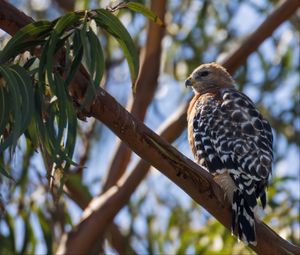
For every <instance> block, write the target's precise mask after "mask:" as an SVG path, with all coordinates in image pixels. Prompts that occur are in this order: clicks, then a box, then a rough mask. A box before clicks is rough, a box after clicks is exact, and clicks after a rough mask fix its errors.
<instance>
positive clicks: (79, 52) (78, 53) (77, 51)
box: [65, 30, 83, 86]
mask: <svg viewBox="0 0 300 255" xmlns="http://www.w3.org/2000/svg"><path fill="white" fill-rule="evenodd" d="M73 41H74V43H73V56H74V59H73V61H72V63H71V67H70V70H69V72H68V74H67V75H66V77H67V78H66V81H65V82H66V85H67V86H68V85H69V84H70V82H71V81H72V80H73V78H74V75H75V74H76V72H77V70H78V68H79V66H80V64H81V60H82V57H83V47H82V43H81V40H80V32H79V30H76V31H75V33H74V37H73Z"/></svg>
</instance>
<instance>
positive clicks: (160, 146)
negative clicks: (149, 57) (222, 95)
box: [0, 0, 300, 254]
mask: <svg viewBox="0 0 300 255" xmlns="http://www.w3.org/2000/svg"><path fill="white" fill-rule="evenodd" d="M287 3H289V4H287ZM5 4H6V5H7V3H6V2H5V1H3V0H0V25H1V28H3V29H5V30H6V29H7V30H6V31H7V32H9V30H10V31H11V33H15V31H16V26H18V25H19V24H22V20H21V19H23V18H24V17H23V16H18V15H16V13H14V14H12V13H10V15H12V16H10V17H7V14H8V13H7V12H6V9H3V5H5ZM299 5H300V2H299V1H297V0H288V1H286V3H284V4H283V5H281V7H279V9H280V10H281V11H280V12H279V11H278V12H277V15H279V16H278V19H279V20H280V16H281V12H282V13H285V14H286V13H287V12H288V13H290V14H292V13H293V11H295V10H296V8H297V7H298V6H299ZM4 10H5V11H4ZM286 16H287V15H286ZM20 17H21V19H20ZM6 18H7V19H6ZM273 18H274V17H273ZM14 19H17V21H13V20H14ZM25 19H26V17H25ZM274 19H275V18H274ZM278 19H277V18H276V19H275V20H278ZM29 20H30V19H29ZM4 21H5V22H4ZM6 21H7V22H6ZM27 21H28V19H27ZM10 22H12V23H13V24H11V23H10ZM28 22H30V21H28ZM266 22H267V21H266ZM281 22H282V21H281ZM23 23H24V22H23ZM25 23H26V22H25ZM16 24H17V25H16ZM24 25H25V24H24ZM278 25H279V24H278ZM269 29H270V31H271V32H270V33H272V31H273V30H274V27H273V28H272V27H271V26H270V27H269ZM272 29H273V30H272ZM252 36H253V35H252ZM260 43H261V42H260ZM250 53H251V52H248V54H250ZM245 59H246V58H245ZM227 62H228V64H225V66H226V67H227V69H229V70H230V71H231V72H232V71H233V70H235V68H236V67H235V68H234V65H233V64H232V69H230V61H227ZM227 62H225V63H227ZM84 77H85V75H84ZM81 84H82V86H75V87H74V86H73V84H72V87H73V90H74V92H77V93H76V95H82V94H83V93H84V91H85V89H86V86H87V84H88V83H85V82H84V79H83V82H82V83H81ZM97 99H98V100H97V101H96V102H95V104H94V107H93V108H92V110H93V112H92V114H91V115H92V116H95V117H98V119H99V120H102V121H103V122H104V123H105V124H106V125H107V126H109V127H110V128H111V129H112V130H113V131H114V132H115V133H116V134H117V135H118V136H119V137H120V138H121V139H124V141H126V142H127V143H128V144H129V146H130V147H131V148H132V149H134V150H135V151H136V152H137V153H138V154H139V155H140V156H141V157H143V158H144V159H146V160H147V161H148V162H149V163H151V164H153V165H154V166H156V167H157V168H158V169H160V170H161V172H162V173H164V174H165V175H166V176H168V177H169V178H170V179H171V180H173V181H174V182H175V183H176V184H177V185H178V186H180V187H181V188H182V189H183V190H185V191H186V192H187V193H188V194H189V195H190V196H191V197H193V198H194V199H195V200H196V201H197V202H198V203H200V204H201V205H203V206H204V207H205V208H206V209H207V210H208V211H210V212H211V213H212V214H213V215H214V216H215V217H216V218H217V219H218V220H219V221H220V222H221V223H223V224H224V225H225V226H226V227H229V225H230V210H229V207H228V206H229V205H227V206H224V204H223V203H219V200H222V199H221V198H220V199H218V197H219V195H218V194H220V193H219V192H220V189H219V187H218V186H216V184H215V183H214V182H213V181H212V180H211V176H210V175H208V174H207V173H206V172H203V171H202V170H200V169H199V167H197V165H195V164H194V163H192V162H190V161H189V160H186V159H185V157H184V156H182V155H181V154H179V155H178V152H176V150H175V149H174V148H172V147H170V146H169V145H167V144H165V143H164V142H163V141H162V140H161V139H160V138H159V137H158V136H156V135H155V134H153V133H151V131H150V130H149V129H147V128H146V127H145V126H144V125H143V124H142V123H140V122H139V121H138V120H136V119H134V118H133V117H132V116H131V115H130V114H129V113H128V112H126V111H125V110H124V109H123V108H122V107H121V106H120V105H118V103H117V102H116V101H115V100H114V99H113V98H111V97H110V96H109V95H108V94H107V93H106V92H105V91H104V90H102V89H100V90H99V95H98V98H97ZM120 109H121V110H120ZM116 110H117V111H116ZM118 111H119V114H118ZM123 114H124V115H123ZM109 118H110V119H109ZM124 118H125V119H124ZM126 120H127V121H126ZM119 122H120V123H123V124H124V127H125V130H126V132H125V133H123V127H122V126H120V125H119ZM116 123H117V125H116ZM121 127H122V128H121ZM135 132H136V133H135ZM127 135H128V137H127ZM151 152H153V154H151ZM149 154H150V155H149ZM157 159H159V160H157ZM197 173H199V174H200V176H198V175H197ZM178 174H179V175H178ZM182 177H185V178H182ZM203 177H205V178H204V179H203ZM119 191H120V192H118V189H117V188H116V187H113V188H112V189H109V190H108V191H107V192H106V193H105V194H104V196H102V197H100V198H97V199H95V200H94V202H93V203H92V204H91V206H90V209H91V208H92V207H93V206H95V207H94V210H93V212H91V211H90V212H88V213H86V214H88V215H90V216H91V217H88V215H87V216H85V217H84V219H83V221H82V222H81V223H80V225H79V226H78V228H77V231H78V232H76V231H74V232H72V234H70V236H69V238H68V240H71V239H72V236H73V237H75V240H76V239H77V238H78V237H80V236H81V238H83V239H79V240H81V241H80V243H81V244H82V240H84V233H86V230H88V229H87V228H86V226H87V225H89V224H90V223H92V224H96V225H97V226H99V228H100V229H101V226H102V225H103V224H105V223H106V220H107V219H110V218H111V217H110V215H108V214H107V211H106V210H107V209H108V208H110V206H111V205H112V204H113V203H114V202H116V201H117V200H118V193H119V194H120V193H122V192H121V191H122V190H121V189H120V190H119ZM116 197H117V198H116ZM221 197H222V196H221ZM115 199H116V200H115ZM103 208H104V209H103ZM97 215H98V218H97V217H94V216H97ZM99 219H100V220H99ZM256 228H257V235H258V245H257V246H256V247H253V249H254V250H255V251H257V252H258V253H272V254H286V253H287V251H290V252H292V253H295V254H296V253H299V252H300V250H299V248H297V247H295V246H293V245H291V244H289V243H288V242H286V241H284V240H283V239H281V238H280V237H279V236H277V235H276V234H275V233H274V232H272V230H270V229H269V228H268V227H267V226H266V225H264V224H263V223H256ZM93 229H94V230H95V231H97V228H94V227H93ZM82 234H83V235H82ZM93 234H97V233H91V236H93ZM88 236H90V235H88ZM91 241H93V240H91ZM66 244H67V246H66V247H65V248H67V250H68V251H69V248H70V247H69V246H68V244H70V243H69V242H67V243H66ZM61 248H62V249H61V251H63V250H64V245H63V243H62V246H61ZM76 252H79V251H78V250H76Z"/></svg>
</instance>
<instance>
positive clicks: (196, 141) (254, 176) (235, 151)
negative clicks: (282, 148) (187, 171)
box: [186, 63, 273, 245]
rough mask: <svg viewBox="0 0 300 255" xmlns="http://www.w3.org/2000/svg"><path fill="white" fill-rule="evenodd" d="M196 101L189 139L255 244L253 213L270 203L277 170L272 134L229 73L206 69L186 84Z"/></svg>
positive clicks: (244, 236)
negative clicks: (274, 168) (268, 192)
mask: <svg viewBox="0 0 300 255" xmlns="http://www.w3.org/2000/svg"><path fill="white" fill-rule="evenodd" d="M186 85H188V86H192V87H193V89H194V91H195V97H194V98H193V100H192V101H191V103H190V107H189V110H188V138H189V143H190V146H191V149H192V151H193V154H194V156H195V160H196V162H197V163H198V164H199V165H200V166H202V167H203V168H204V169H206V170H208V171H209V172H210V173H212V174H213V175H214V179H215V181H216V182H217V183H218V184H219V185H220V186H221V187H222V188H223V190H224V191H225V194H226V196H227V197H228V199H229V201H230V202H231V203H232V212H233V216H232V230H233V231H234V230H235V228H236V227H237V230H238V237H239V239H241V240H243V241H244V242H245V243H251V244H253V245H255V244H256V236H255V224H254V213H253V212H254V208H255V206H256V205H257V198H260V199H261V201H262V205H263V207H264V206H265V203H266V194H265V188H266V186H267V183H268V178H269V175H270V174H271V171H272V160H273V154H272V142H273V136H272V130H271V127H270V125H269V123H268V121H267V120H265V119H264V118H263V117H262V115H261V114H260V113H259V111H258V110H257V109H256V107H255V105H254V103H253V102H252V101H251V100H250V99H249V98H248V97H247V96H246V95H244V94H243V93H241V92H239V91H238V90H237V89H236V88H235V84H234V81H233V79H232V78H231V76H230V75H229V74H228V72H227V71H226V70H225V69H224V68H223V67H222V66H220V65H218V64H216V63H211V64H204V65H201V66H200V67H198V68H197V69H195V71H194V72H193V73H192V74H191V75H190V77H189V78H188V79H187V80H186Z"/></svg>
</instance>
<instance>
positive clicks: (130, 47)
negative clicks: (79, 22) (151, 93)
mask: <svg viewBox="0 0 300 255" xmlns="http://www.w3.org/2000/svg"><path fill="white" fill-rule="evenodd" d="M96 13H97V14H98V15H93V16H92V18H93V19H94V20H95V22H96V23H97V25H98V26H100V27H101V28H103V29H105V30H106V31H107V32H108V33H109V34H111V35H112V36H113V37H114V38H116V40H117V41H118V43H119V45H120V47H121V48H122V50H123V53H124V56H125V58H126V60H127V63H128V65H129V70H130V75H131V80H132V84H133V85H132V86H133V87H132V89H133V92H135V91H136V87H135V85H136V84H135V83H136V79H137V76H138V71H139V58H138V54H137V51H136V48H135V45H134V42H133V41H132V38H131V37H130V35H129V33H128V31H127V30H126V28H125V27H124V26H123V24H122V23H121V22H120V21H119V19H118V18H117V17H115V16H114V15H113V14H111V13H110V12H109V11H107V10H104V9H99V10H96Z"/></svg>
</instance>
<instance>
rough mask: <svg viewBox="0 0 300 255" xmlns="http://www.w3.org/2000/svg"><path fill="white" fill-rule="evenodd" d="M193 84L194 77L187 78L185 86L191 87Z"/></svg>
mask: <svg viewBox="0 0 300 255" xmlns="http://www.w3.org/2000/svg"><path fill="white" fill-rule="evenodd" d="M191 86H193V80H192V78H188V79H186V80H185V87H186V88H187V87H191Z"/></svg>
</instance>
